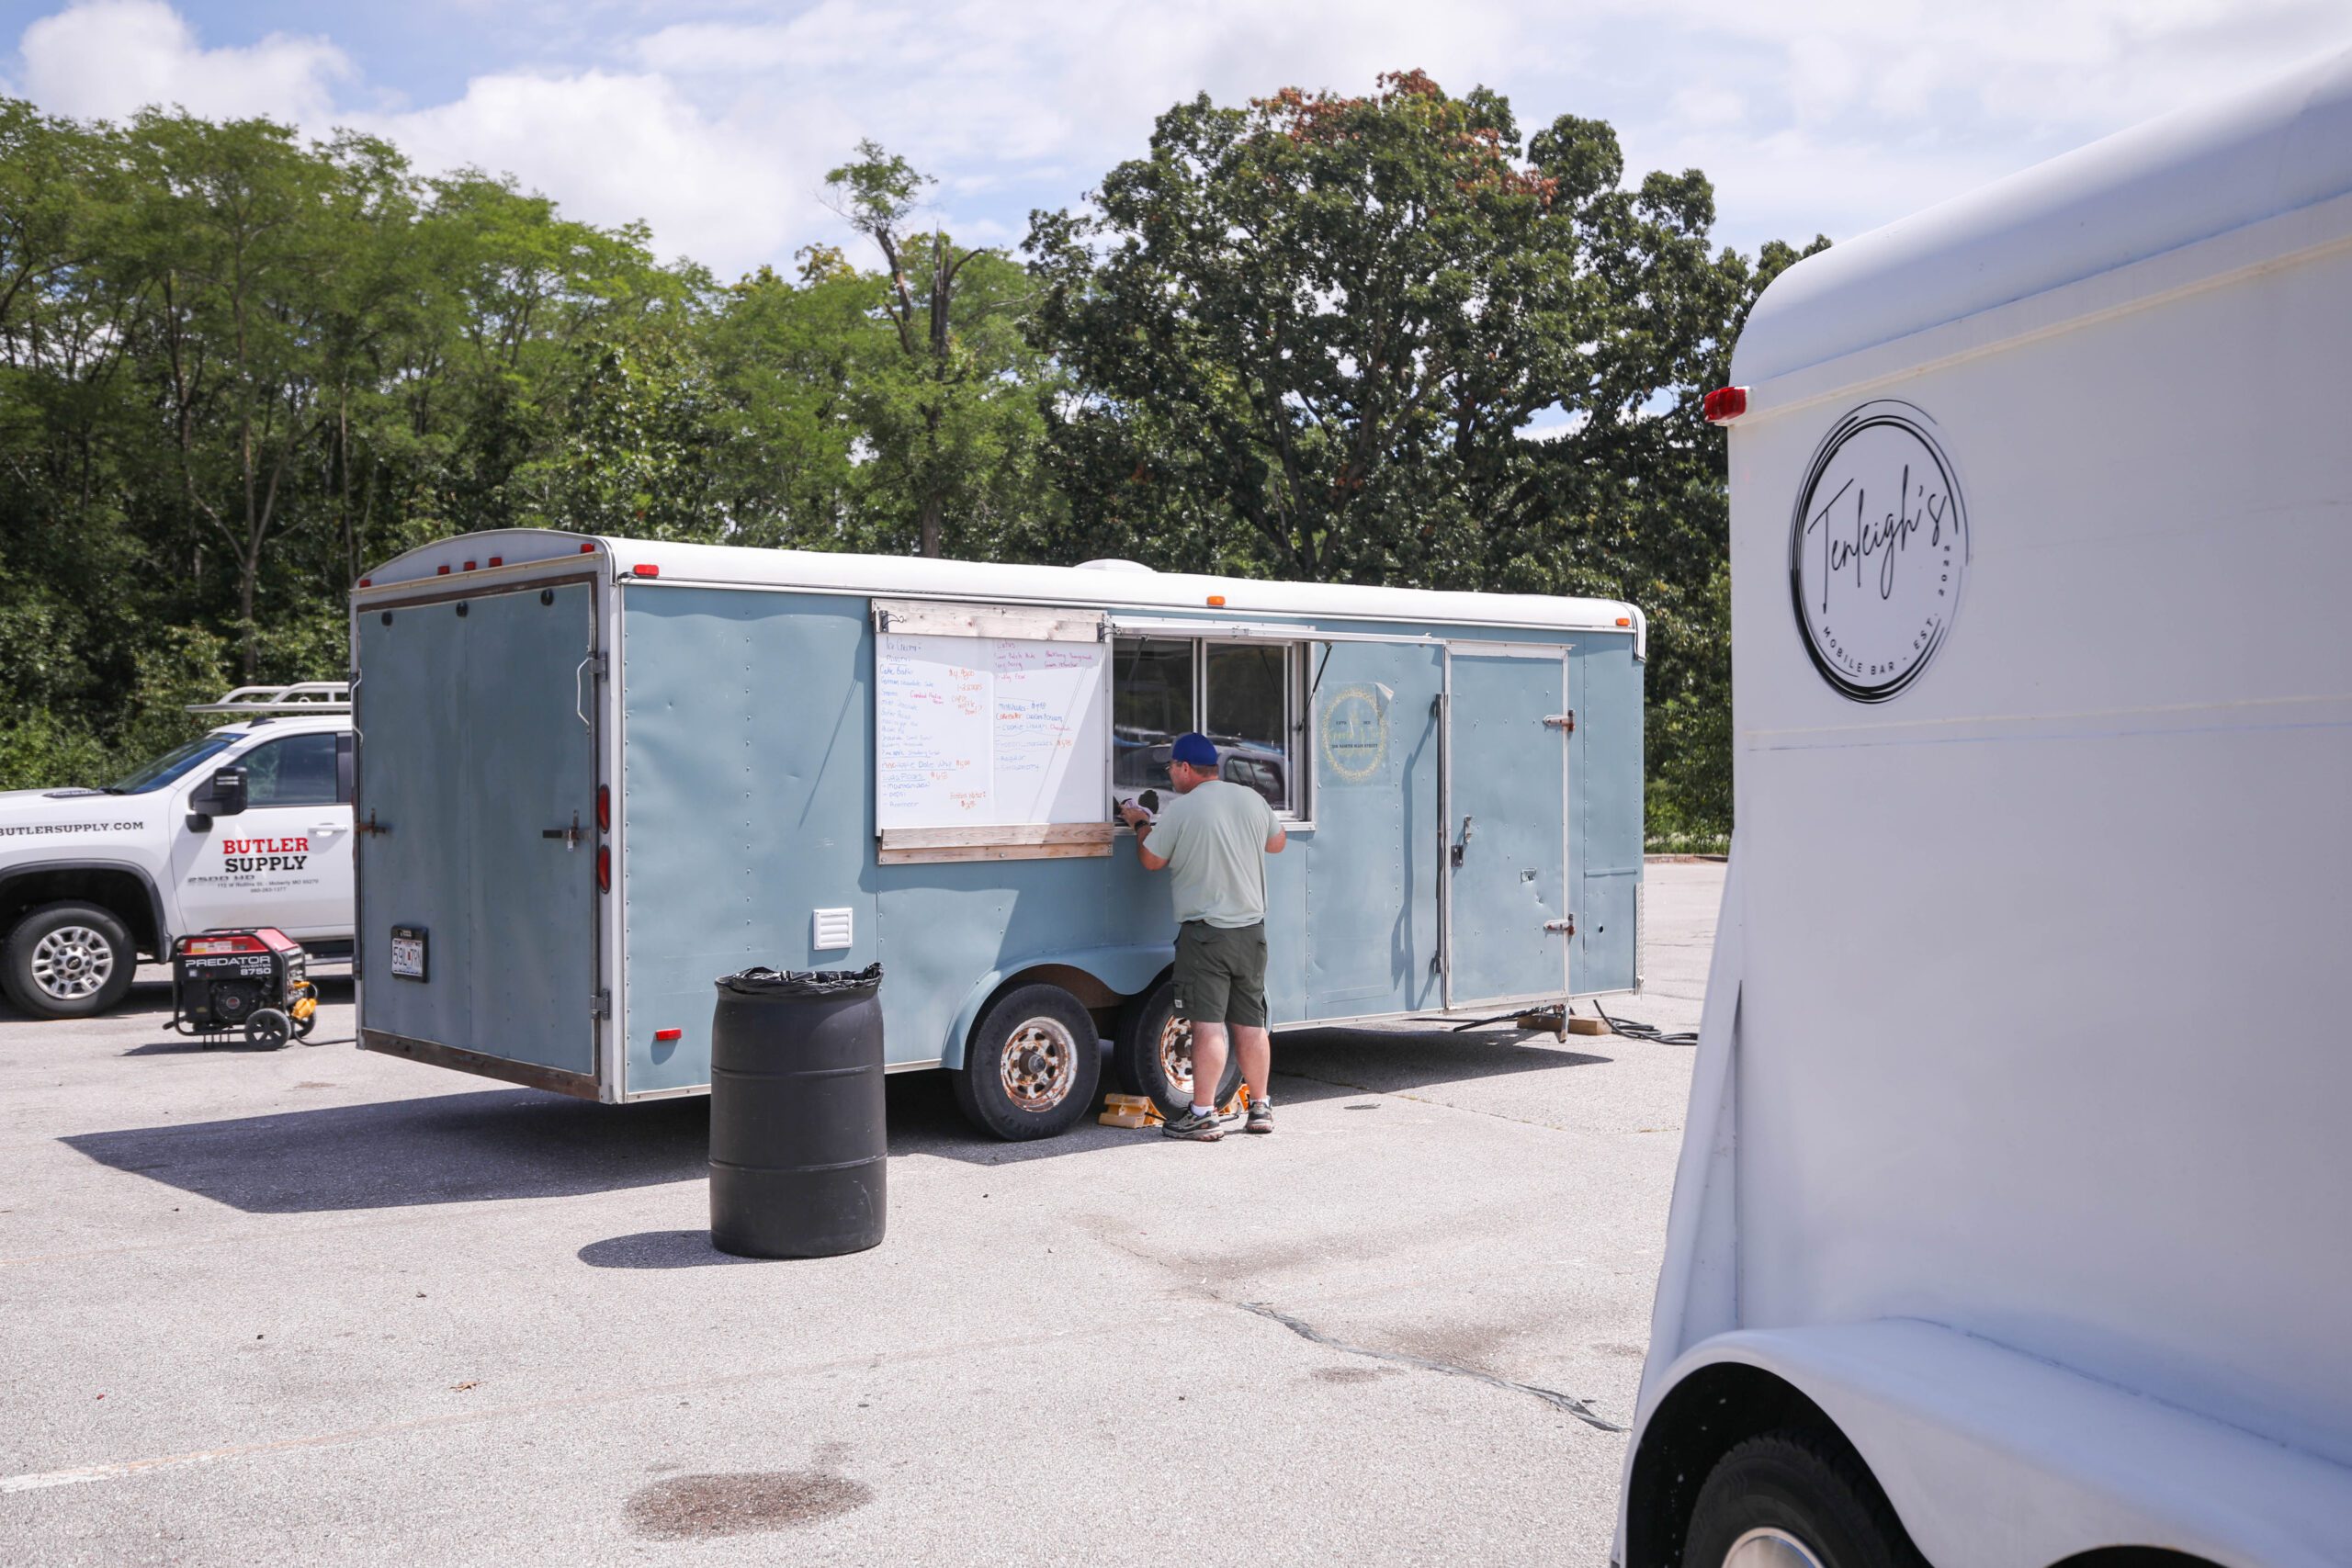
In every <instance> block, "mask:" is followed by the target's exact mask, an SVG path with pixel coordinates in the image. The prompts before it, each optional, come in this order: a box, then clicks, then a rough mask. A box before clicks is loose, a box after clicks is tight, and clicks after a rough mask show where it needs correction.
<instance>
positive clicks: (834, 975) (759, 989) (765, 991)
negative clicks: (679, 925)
mask: <svg viewBox="0 0 2352 1568" xmlns="http://www.w3.org/2000/svg"><path fill="white" fill-rule="evenodd" d="M717 984H718V988H719V989H720V990H722V991H731V992H733V993H734V994H735V995H737V996H739V997H760V998H771V999H773V998H792V997H870V996H872V995H873V994H874V993H875V992H876V991H878V990H880V989H881V988H882V965H881V964H867V965H866V966H865V968H863V969H770V968H768V967H767V966H766V965H764V964H763V965H761V966H760V967H759V968H756V969H746V970H744V971H743V972H742V973H741V974H740V975H721V976H719V977H718V982H717Z"/></svg>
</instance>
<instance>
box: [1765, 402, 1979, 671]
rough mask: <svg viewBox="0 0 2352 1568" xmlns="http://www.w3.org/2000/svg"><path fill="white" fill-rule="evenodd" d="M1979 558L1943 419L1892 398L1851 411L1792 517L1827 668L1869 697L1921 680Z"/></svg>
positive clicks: (1815, 644) (1798, 585)
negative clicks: (1971, 550) (1971, 545)
mask: <svg viewBox="0 0 2352 1568" xmlns="http://www.w3.org/2000/svg"><path fill="white" fill-rule="evenodd" d="M1967 569H1968V515H1967V512H1966V509H1965V508H1964V507H1963V506H1962V502H1961V497H1960V484H1959V481H1958V479H1957V478H1956V477H1955V476H1954V474H1953V472H1952V465H1951V458H1950V457H1947V456H1946V455H1945V453H1944V449H1943V446H1942V443H1941V442H1940V441H1939V439H1938V433H1937V431H1936V427H1935V423H1934V422H1933V421H1931V420H1930V419H1928V416H1927V415H1926V414H1925V413H1924V412H1921V411H1920V410H1919V409H1917V408H1916V407H1914V406H1913V405H1911V404H1909V403H1905V402H1896V401H1894V400H1881V401H1877V402H1869V403H1864V404H1863V405H1862V406H1861V407H1860V408H1858V409H1855V410H1854V411H1853V412H1850V413H1849V414H1847V415H1846V416H1845V418H1843V419H1841V420H1839V421H1838V423H1837V424H1836V425H1835V426H1833V427H1832V428H1831V430H1830V432H1829V434H1827V435H1826V436H1825V437H1824V438H1823V439H1822V443H1821V446H1820V447H1819V449H1817V450H1816V451H1815V453H1814V457H1813V464H1812V466H1811V468H1808V469H1807V470H1806V472H1805V477H1804V484H1802V485H1801V486H1799V487H1798V490H1797V504H1796V510H1795V512H1794V513H1793V514H1792V516H1791V518H1790V520H1789V592H1790V593H1791V595H1792V597H1793V599H1794V602H1795V608H1796V616H1797V629H1798V631H1799V633H1800V634H1801V635H1802V636H1803V637H1804V647H1805V652H1806V653H1807V654H1808V655H1810V656H1811V658H1812V660H1813V667H1814V668H1815V670H1818V671H1821V677H1822V679H1823V680H1825V681H1826V682H1829V683H1830V685H1831V686H1833V687H1835V688H1836V689H1837V690H1838V692H1840V693H1842V694H1844V695H1846V696H1848V697H1850V698H1852V699H1853V700H1854V701H1856V702H1858V703H1883V702H1884V701H1886V700H1887V699H1888V698H1889V697H1892V696H1894V695H1895V694H1898V693H1900V692H1901V691H1903V690H1904V688H1905V687H1906V686H1908V685H1910V684H1911V682H1914V681H1916V680H1917V679H1918V678H1919V674H1920V672H1921V671H1924V670H1926V669H1927V667H1928V660H1932V659H1933V658H1934V657H1935V656H1936V650H1937V649H1939V648H1941V647H1942V646H1943V641H1944V637H1945V636H1946V634H1947V633H1949V632H1950V631H1951V623H1952V615H1953V614H1954V612H1956V611H1957V610H1958V609H1959V607H1960V584H1961V579H1962V576H1963V575H1964V574H1965V572H1966V571H1967Z"/></svg>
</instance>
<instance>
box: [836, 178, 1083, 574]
mask: <svg viewBox="0 0 2352 1568" xmlns="http://www.w3.org/2000/svg"><path fill="white" fill-rule="evenodd" d="M857 154H858V155H857V158H856V160H855V161H854V162H853V163H850V164H844V165H842V167H840V168H837V169H835V170H833V171H832V172H831V174H829V175H826V176H825V178H826V183H827V184H829V185H830V186H832V187H833V188H834V189H835V191H837V192H839V193H840V194H841V196H842V199H843V201H844V206H843V209H842V214H843V216H844V217H846V218H847V219H848V220H849V222H850V224H851V226H852V227H853V228H854V229H855V230H856V231H858V232H859V233H861V234H864V235H865V237H866V238H867V239H869V240H871V241H872V242H873V243H874V244H875V247H876V249H877V250H879V251H880V252H881V254H882V259H883V263H884V267H885V270H884V273H883V276H882V277H881V278H880V279H879V280H877V281H878V283H879V287H878V288H876V290H875V292H874V303H873V306H872V310H873V312H874V314H875V316H876V318H877V319H878V320H879V321H880V322H882V323H883V324H884V325H885V326H887V328H888V334H887V337H885V338H884V339H883V341H882V342H880V343H878V344H877V343H871V342H869V343H868V344H865V345H864V347H865V352H864V353H863V354H862V355H861V356H860V358H859V361H858V363H857V364H856V365H855V366H854V370H853V375H854V381H853V385H854V399H855V402H856V407H857V418H858V421H859V423H860V426H861V432H860V433H861V434H862V435H864V437H865V451H864V452H863V453H862V454H861V456H863V457H865V461H866V463H867V464H869V465H870V469H871V471H870V474H869V476H868V479H867V482H866V485H865V491H866V496H867V502H868V511H869V513H870V515H871V516H872V517H873V520H874V521H875V522H876V523H882V522H883V521H884V519H885V518H886V517H887V515H888V510H889V509H890V507H891V503H892V502H897V503H898V505H899V506H901V507H903V508H904V509H905V512H906V513H909V514H910V515H909V516H908V517H907V522H908V523H909V524H910V530H909V531H910V533H911V534H912V536H913V543H914V546H915V548H916V550H917V552H918V553H920V554H922V555H926V556H936V555H938V554H940V553H941V549H942V547H943V544H944V543H945V542H948V533H949V529H950V526H951V522H952V525H953V527H954V530H955V533H956V538H955V539H954V541H953V542H954V543H955V544H956V546H957V547H959V549H961V550H962V551H964V552H966V553H975V554H982V555H995V554H999V553H1001V550H1000V549H999V548H998V547H999V546H1000V544H1001V538H1002V536H1005V535H1007V534H1016V535H1017V534H1019V533H1021V532H1022V531H1023V525H1024V524H1028V523H1030V522H1032V521H1034V519H1033V518H1032V517H1031V515H1030V506H1031V503H1032V502H1033V501H1034V499H1035V489H1034V484H1035V480H1034V475H1033V471H1032V466H1033V464H1034V462H1035V456H1036V453H1037V449H1038V446H1039V443H1040V441H1041V440H1042V437H1043V435H1044V420H1043V415H1042V413H1041V412H1040V401H1039V397H1040V395H1039V391H1038V385H1039V383H1040V382H1041V381H1042V380H1043V379H1045V378H1046V376H1047V374H1048V367H1047V366H1046V363H1045V362H1044V360H1043V358H1042V356H1041V355H1039V354H1038V353H1037V352H1036V351H1035V349H1034V348H1032V347H1031V345H1030V344H1029V343H1028V341H1027V339H1026V338H1025V336H1024V335H1023V332H1022V330H1021V322H1020V317H1021V314H1022V312H1023V310H1025V309H1026V306H1027V296H1028V294H1029V292H1030V286H1029V282H1028V278H1027V276H1026V274H1025V273H1024V272H1023V270H1022V269H1021V268H1020V267H1019V266H1018V265H1015V264H1013V263H1012V261H1010V260H1009V259H1008V258H1007V257H1006V256H1005V255H1004V254H1003V253H1002V252H1001V251H996V250H991V249H988V248H985V247H983V248H977V249H961V248H958V247H957V246H956V243H955V242H954V241H953V240H952V239H951V238H950V237H949V236H948V234H947V233H946V232H945V231H944V230H936V231H919V230H910V228H909V227H908V225H909V223H910V220H911V219H912V218H913V216H914V214H915V212H916V209H917V208H918V206H919V205H920V203H921V200H922V193H923V191H924V190H925V189H926V188H927V187H928V186H930V185H931V184H932V180H931V178H930V176H928V175H922V174H919V173H917V172H916V171H915V169H914V168H913V166H912V165H910V164H908V162H907V161H906V160H905V159H904V158H900V157H898V156H896V155H894V154H891V153H889V152H885V151H884V150H883V149H882V148H881V147H879V146H877V145H876V144H875V143H874V142H872V141H861V142H860V143H858V148H857Z"/></svg>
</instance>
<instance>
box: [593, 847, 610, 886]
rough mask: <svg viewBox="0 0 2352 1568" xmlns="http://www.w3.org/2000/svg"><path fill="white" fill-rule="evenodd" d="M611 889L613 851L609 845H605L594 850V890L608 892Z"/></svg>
mask: <svg viewBox="0 0 2352 1568" xmlns="http://www.w3.org/2000/svg"><path fill="white" fill-rule="evenodd" d="M612 890H613V852H612V848H611V846H610V845H605V846H602V847H600V848H599V849H598V850H597V851H596V891H597V892H599V893H610V892H611V891H612Z"/></svg>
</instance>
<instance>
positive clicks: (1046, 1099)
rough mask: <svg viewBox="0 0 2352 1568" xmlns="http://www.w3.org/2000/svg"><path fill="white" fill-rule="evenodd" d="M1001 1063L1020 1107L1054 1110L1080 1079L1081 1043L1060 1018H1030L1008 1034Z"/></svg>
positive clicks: (1007, 1088) (1007, 1086)
mask: <svg viewBox="0 0 2352 1568" xmlns="http://www.w3.org/2000/svg"><path fill="white" fill-rule="evenodd" d="M997 1066H998V1070H999V1074H1000V1076H1001V1077H1002V1079H1003V1081H1004V1094H1005V1098H1006V1099H1007V1100H1012V1103H1013V1105H1014V1107H1015V1108H1016V1109H1018V1110H1022V1111H1051V1110H1052V1109H1053V1108H1054V1107H1055V1106H1057V1105H1059V1104H1060V1103H1061V1102H1062V1101H1063V1100H1067V1099H1069V1091H1070V1087H1071V1086H1072V1085H1073V1084H1075V1083H1076V1082H1077V1081H1078V1042H1077V1040H1076V1039H1075V1038H1073V1037H1072V1035H1071V1034H1070V1032H1069V1029H1068V1028H1067V1027H1065V1026H1064V1025H1063V1024H1062V1023H1061V1021H1059V1020H1057V1019H1051V1018H1032V1019H1027V1020H1024V1021H1023V1022H1022V1023H1020V1024H1019V1025H1017V1026H1016V1027H1015V1028H1014V1029H1013V1031H1012V1033H1011V1034H1009V1035H1007V1036H1006V1037H1005V1042H1004V1049H1003V1050H1002V1051H1001V1052H1000V1053H999V1054H998V1056H997Z"/></svg>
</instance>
